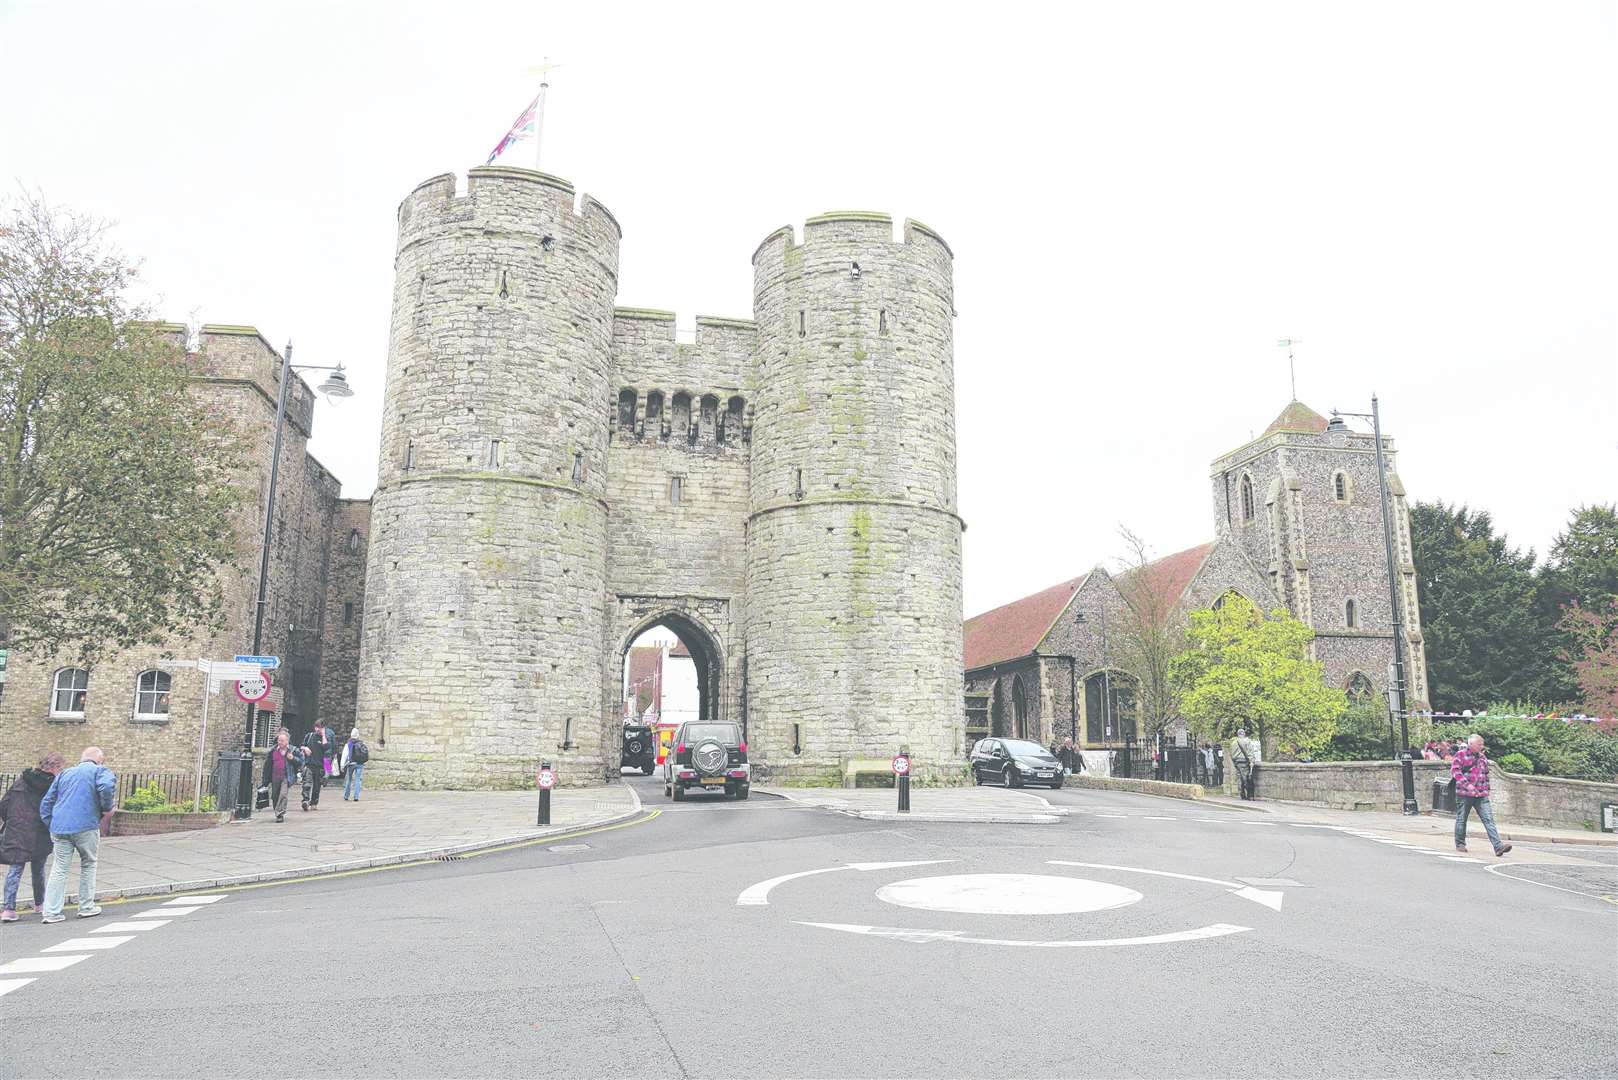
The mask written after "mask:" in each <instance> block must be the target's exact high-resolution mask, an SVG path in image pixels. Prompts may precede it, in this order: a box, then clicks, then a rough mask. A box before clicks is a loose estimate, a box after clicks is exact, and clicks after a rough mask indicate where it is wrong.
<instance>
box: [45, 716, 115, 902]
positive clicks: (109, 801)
mask: <svg viewBox="0 0 1618 1080" xmlns="http://www.w3.org/2000/svg"><path fill="white" fill-rule="evenodd" d="M105 760H106V757H105V755H103V754H102V753H101V748H100V747H99V746H88V747H85V750H84V753H83V754H81V755H80V756H79V763H78V764H77V765H75V766H73V767H72V768H71V769H65V770H63V771H62V772H60V773H58V774H57V776H56V779H55V780H52V781H51V786H50V789H49V790H47V791H46V792H45V797H44V798H43V799H41V800H40V802H39V816H40V819H41V820H42V821H44V822H45V824H46V826H47V827H48V828H49V829H50V831H51V844H52V848H53V851H52V855H53V859H52V861H51V876H50V881H48V882H47V883H46V885H45V915H44V917H43V918H42V919H41V920H40V921H41V922H48V923H59V922H61V921H62V919H63V918H64V916H63V915H62V905H63V904H65V903H66V902H67V872H68V871H69V870H70V869H72V867H73V853H74V852H75V851H77V852H78V853H79V918H81V919H89V918H94V917H95V916H97V915H99V914H101V908H100V907H99V906H97V904H96V850H97V848H98V846H99V845H100V841H101V815H102V814H106V813H110V812H111V811H112V808H113V806H114V805H116V804H117V801H118V777H117V776H115V775H113V771H112V770H111V769H109V768H107V767H106V765H104V764H103V762H104V761H105Z"/></svg>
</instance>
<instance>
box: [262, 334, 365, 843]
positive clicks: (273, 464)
mask: <svg viewBox="0 0 1618 1080" xmlns="http://www.w3.org/2000/svg"><path fill="white" fill-rule="evenodd" d="M294 371H329V372H331V374H330V375H328V376H327V377H326V381H325V382H323V383H321V384H320V386H319V387H318V391H319V392H320V393H322V394H325V395H326V397H327V399H328V400H331V399H337V400H340V399H342V398H347V397H353V396H354V391H353V390H352V389H351V388H350V387H349V385H348V379H347V378H346V377H345V376H344V375H343V365H341V364H336V365H334V366H330V367H326V366H321V365H317V364H299V365H297V366H296V367H294V366H293V364H292V343H291V342H290V341H289V342H287V348H286V352H285V353H283V354H282V356H281V389H280V393H279V395H278V396H277V398H276V403H275V439H274V441H273V444H272V449H271V450H270V488H269V492H268V495H267V496H266V498H265V500H264V534H263V537H262V540H261V542H260V545H259V557H258V601H257V603H256V604H255V606H254V609H253V650H252V651H253V655H254V656H257V655H259V653H260V651H261V650H262V649H263V648H264V610H265V608H266V607H268V606H269V599H268V593H269V583H270V533H271V531H272V528H273V526H274V523H275V489H276V482H277V480H278V479H279V478H280V473H281V435H282V429H283V428H284V427H285V425H286V415H287V386H288V385H289V384H290V383H291V382H292V373H293V372H294ZM257 711H258V710H257V707H256V706H255V705H254V704H253V703H252V702H248V705H247V726H246V730H245V732H244V733H243V737H242V773H241V778H240V781H239V782H238V783H237V785H236V812H235V816H236V818H237V819H238V820H246V819H247V818H250V817H252V816H253V725H254V720H255V718H256V715H257Z"/></svg>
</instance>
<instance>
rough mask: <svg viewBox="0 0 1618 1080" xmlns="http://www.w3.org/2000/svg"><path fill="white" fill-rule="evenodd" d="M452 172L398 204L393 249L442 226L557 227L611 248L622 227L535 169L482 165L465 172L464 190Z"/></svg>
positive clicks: (557, 179)
mask: <svg viewBox="0 0 1618 1080" xmlns="http://www.w3.org/2000/svg"><path fill="white" fill-rule="evenodd" d="M455 184H456V177H455V174H454V173H441V174H439V175H438V176H434V177H432V178H430V179H428V180H424V181H422V182H421V183H420V184H418V185H416V187H415V189H414V190H413V191H411V192H410V194H409V195H407V196H405V198H404V200H403V201H402V202H400V203H399V211H398V220H399V247H401V248H403V247H405V246H406V245H407V244H409V243H411V242H412V241H414V240H417V239H421V238H422V237H423V236H425V235H430V234H432V233H434V232H438V231H442V230H447V229H463V230H464V229H478V228H481V229H497V230H500V231H505V232H519V231H520V232H535V231H537V232H541V233H542V234H544V233H548V232H549V231H550V230H558V229H559V230H563V231H568V232H575V233H582V234H585V235H592V236H595V237H596V238H597V239H598V240H603V241H607V242H610V243H611V244H612V245H613V246H614V247H616V245H617V242H618V241H619V240H620V239H622V237H623V234H624V230H623V227H622V226H621V225H619V224H618V219H617V218H616V217H614V216H613V214H612V211H610V210H608V209H607V208H606V206H604V205H602V203H600V202H599V201H597V200H596V199H595V198H593V197H592V196H590V195H588V194H585V195H580V194H579V193H577V192H576V191H575V189H574V187H573V185H572V184H571V183H569V182H568V181H567V180H564V179H562V178H561V177H559V176H552V175H550V174H549V173H543V172H540V171H538V170H537V169H517V168H512V167H510V166H505V165H483V166H478V167H477V168H473V169H469V170H467V174H466V193H465V194H464V195H457V194H456V191H455Z"/></svg>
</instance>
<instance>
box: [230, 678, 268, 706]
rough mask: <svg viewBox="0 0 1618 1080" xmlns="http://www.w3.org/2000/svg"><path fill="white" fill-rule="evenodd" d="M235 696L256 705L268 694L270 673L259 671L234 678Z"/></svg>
mask: <svg viewBox="0 0 1618 1080" xmlns="http://www.w3.org/2000/svg"><path fill="white" fill-rule="evenodd" d="M236 696H237V697H239V698H241V699H242V700H243V701H245V702H247V703H248V704H249V705H256V704H258V703H259V702H261V701H263V700H264V699H265V698H267V697H269V696H270V673H269V672H267V671H261V672H259V673H258V674H257V675H248V676H246V677H245V678H241V679H237V680H236Z"/></svg>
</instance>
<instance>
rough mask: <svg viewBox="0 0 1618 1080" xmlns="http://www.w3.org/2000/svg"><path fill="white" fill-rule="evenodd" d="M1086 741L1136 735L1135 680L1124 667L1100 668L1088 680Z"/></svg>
mask: <svg viewBox="0 0 1618 1080" xmlns="http://www.w3.org/2000/svg"><path fill="white" fill-rule="evenodd" d="M1084 733H1085V740H1084V741H1085V743H1086V745H1091V746H1093V745H1097V744H1099V743H1104V742H1119V741H1130V742H1133V741H1134V739H1135V680H1134V679H1133V678H1132V677H1130V676H1129V675H1126V674H1125V673H1124V672H1122V671H1098V672H1096V673H1095V674H1093V675H1090V676H1088V677H1087V678H1086V679H1085V680H1084Z"/></svg>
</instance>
